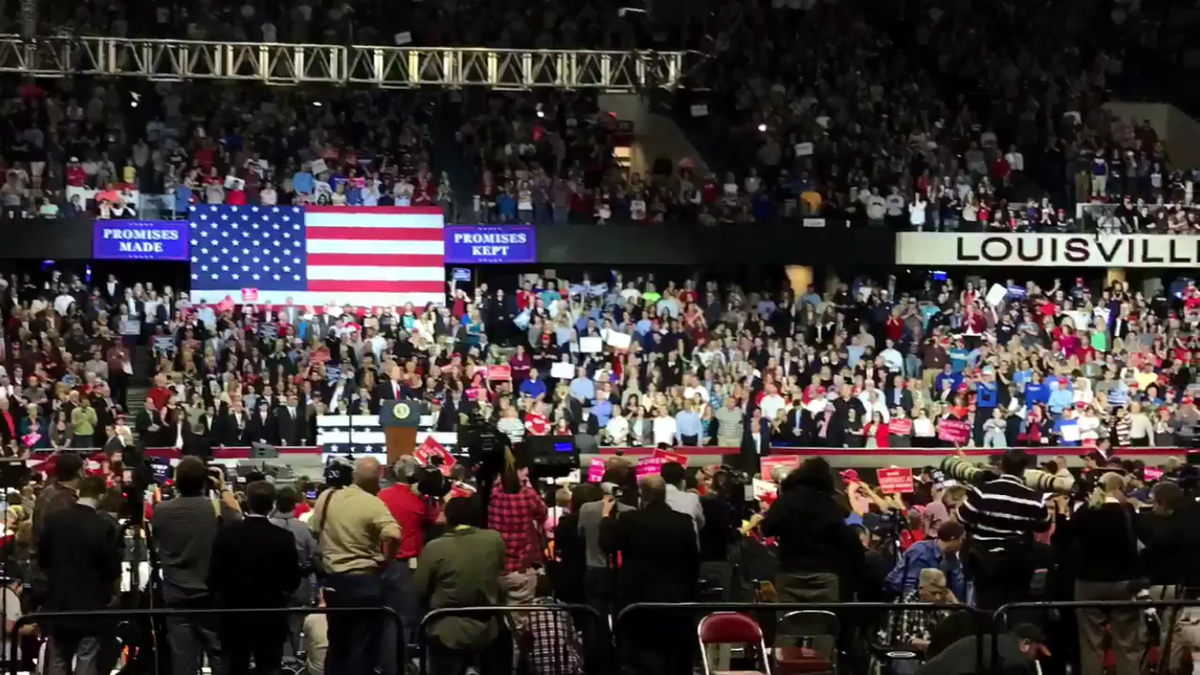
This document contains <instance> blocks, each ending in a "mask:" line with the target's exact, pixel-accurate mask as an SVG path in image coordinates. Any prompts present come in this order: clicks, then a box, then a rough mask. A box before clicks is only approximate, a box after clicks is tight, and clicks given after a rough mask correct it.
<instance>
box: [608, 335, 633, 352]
mask: <svg viewBox="0 0 1200 675" xmlns="http://www.w3.org/2000/svg"><path fill="white" fill-rule="evenodd" d="M630 342H631V339H630V337H629V336H628V335H626V334H624V333H618V332H616V331H610V332H609V334H608V346H610V347H616V348H617V349H629V344H630Z"/></svg>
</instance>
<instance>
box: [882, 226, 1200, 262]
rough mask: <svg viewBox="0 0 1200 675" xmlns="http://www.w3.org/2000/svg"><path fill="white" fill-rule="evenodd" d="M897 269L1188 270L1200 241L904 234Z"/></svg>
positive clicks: (1117, 236)
mask: <svg viewBox="0 0 1200 675" xmlns="http://www.w3.org/2000/svg"><path fill="white" fill-rule="evenodd" d="M896 264H897V265H915V266H929V267H950V266H954V265H977V266H995V267H1059V266H1062V265H1070V266H1073V267H1188V266H1192V265H1197V264H1200V237H1176V236H1169V235H1141V234H986V233H968V234H939V233H936V232H902V233H900V234H899V235H898V236H897V238H896Z"/></svg>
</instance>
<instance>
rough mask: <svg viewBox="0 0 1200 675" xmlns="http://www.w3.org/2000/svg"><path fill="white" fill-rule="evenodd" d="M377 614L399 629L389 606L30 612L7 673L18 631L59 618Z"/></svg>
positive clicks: (14, 667) (15, 668)
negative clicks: (386, 618) (390, 621)
mask: <svg viewBox="0 0 1200 675" xmlns="http://www.w3.org/2000/svg"><path fill="white" fill-rule="evenodd" d="M366 612H371V613H379V614H382V615H383V616H384V617H390V619H391V620H394V621H395V622H396V630H397V631H399V630H400V617H399V616H397V614H396V612H395V611H393V610H392V609H391V608H390V607H383V606H380V607H271V608H261V609H168V608H161V609H103V610H91V611H75V612H33V613H31V614H26V615H25V616H22V617H21V618H19V619H17V620H16V622H15V623H14V624H13V627H12V630H11V634H10V635H9V648H10V650H11V651H10V652H9V655H10V656H11V658H10V659H9V665H8V673H9V675H20V673H21V670H20V666H21V661H22V660H21V659H18V658H17V653H18V648H19V646H20V641H21V635H20V634H21V628H22V627H24V626H28V625H31V624H35V623H42V624H44V623H47V622H53V621H55V620H62V619H76V620H78V619H83V620H97V621H101V622H103V621H105V620H110V621H111V622H112V624H113V625H114V627H115V625H116V624H118V623H120V622H122V621H129V620H137V619H146V620H152V619H159V618H166V617H170V616H187V617H213V618H220V617H228V616H231V615H264V614H266V615H271V614H275V615H279V614H282V615H292V614H305V615H307V614H350V613H366ZM158 644H159V645H165V644H166V640H165V639H162V640H159V641H158ZM403 649H404V644H403V641H402V640H401V641H400V644H399V650H400V652H399V654H398V661H397V662H398V663H399V662H401V660H402V659H403V656H404V652H403Z"/></svg>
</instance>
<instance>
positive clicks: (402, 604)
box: [379, 455, 438, 675]
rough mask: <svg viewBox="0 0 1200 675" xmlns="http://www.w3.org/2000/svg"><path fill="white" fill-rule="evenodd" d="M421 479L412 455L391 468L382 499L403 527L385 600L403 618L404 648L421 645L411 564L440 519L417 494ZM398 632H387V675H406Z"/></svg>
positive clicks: (384, 658) (387, 572) (385, 582)
mask: <svg viewBox="0 0 1200 675" xmlns="http://www.w3.org/2000/svg"><path fill="white" fill-rule="evenodd" d="M420 477H421V466H420V464H418V463H417V460H416V459H415V458H413V456H412V455H407V456H405V457H403V458H401V459H400V461H398V462H396V465H395V466H394V467H389V468H388V478H389V479H390V480H391V481H392V485H391V486H390V487H386V488H384V489H382V490H380V491H379V499H380V500H381V501H382V502H383V503H384V505H385V506H387V508H388V511H390V512H391V513H392V517H393V518H395V519H396V523H397V524H398V525H400V550H399V551H398V552H397V553H396V560H395V562H394V563H392V564H391V565H388V567H387V569H386V570H384V572H383V597H384V599H385V600H386V602H387V603H388V606H389V607H391V608H392V610H393V611H395V612H396V614H397V615H398V616H399V617H400V622H401V624H403V629H404V644H405V645H406V646H410V645H416V644H417V628H418V627H419V625H420V622H421V615H420V612H419V610H418V609H417V591H416V589H415V588H414V587H413V578H412V568H411V567H410V566H409V564H410V563H411V561H413V560H416V559H417V556H419V555H421V548H422V547H423V546H424V545H425V527H426V526H427V525H430V524H432V523H433V522H434V521H435V520H437V518H438V512H437V509H436V508H435V507H434V506H433V505H431V504H430V503H429V502H428V501H426V500H425V499H424V498H422V497H421V495H419V494H417V492H416V484H417V481H418V480H419V479H420ZM395 639H396V631H392V630H389V631H384V638H383V644H382V645H381V647H382V649H383V654H382V655H381V657H380V666H381V671H382V672H383V673H384V675H397V674H399V673H403V672H404V668H403V664H404V663H405V662H406V661H407V659H404V660H402V661H401V662H400V663H399V664H397V663H395V659H396V653H397V645H396V643H395Z"/></svg>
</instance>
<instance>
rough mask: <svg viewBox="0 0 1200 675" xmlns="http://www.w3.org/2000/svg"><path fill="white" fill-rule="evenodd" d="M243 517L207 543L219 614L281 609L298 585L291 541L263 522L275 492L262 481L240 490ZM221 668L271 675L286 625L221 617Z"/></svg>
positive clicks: (266, 618) (265, 618)
mask: <svg viewBox="0 0 1200 675" xmlns="http://www.w3.org/2000/svg"><path fill="white" fill-rule="evenodd" d="M246 508H247V511H248V513H247V514H246V518H245V519H244V520H241V521H239V522H236V523H231V524H229V525H228V526H226V527H223V528H221V530H220V531H219V532H218V533H217V536H216V539H215V540H214V541H213V552H212V560H211V563H210V564H209V568H208V589H209V592H210V593H212V594H213V597H214V598H215V599H216V601H217V605H218V606H219V607H221V608H223V609H235V610H236V609H256V608H273V607H286V606H287V604H288V599H289V597H290V596H291V595H292V592H293V591H295V590H296V588H297V586H299V585H300V579H301V575H300V562H299V558H298V556H297V554H296V540H295V538H294V537H293V536H291V533H289V532H287V531H285V530H283V529H282V528H279V527H276V526H275V525H273V524H272V523H271V521H270V520H269V519H268V517H269V516H270V514H271V511H272V510H274V508H275V487H274V486H273V485H271V484H270V483H268V482H266V481H265V480H258V481H254V482H253V483H250V484H249V485H247V486H246ZM220 625H221V645H222V647H223V648H224V650H225V651H224V658H223V661H222V662H223V663H224V664H225V668H226V670H225V672H226V673H228V674H229V675H243V674H248V673H250V659H251V657H253V658H254V672H256V673H275V672H278V671H279V668H280V667H281V665H282V661H283V643H284V641H285V640H286V639H287V633H288V624H287V620H286V618H285V617H283V616H280V615H278V614H259V615H255V614H235V615H227V616H224V617H222V618H221V622H220Z"/></svg>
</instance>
